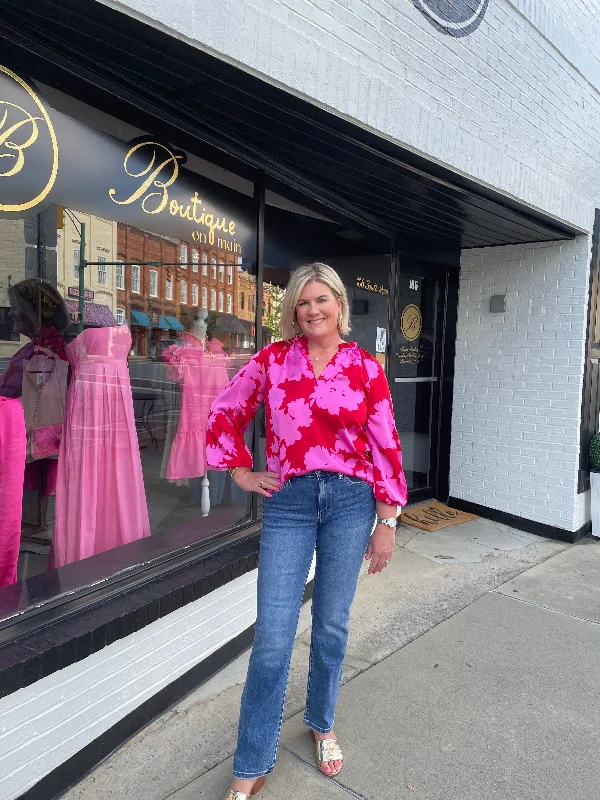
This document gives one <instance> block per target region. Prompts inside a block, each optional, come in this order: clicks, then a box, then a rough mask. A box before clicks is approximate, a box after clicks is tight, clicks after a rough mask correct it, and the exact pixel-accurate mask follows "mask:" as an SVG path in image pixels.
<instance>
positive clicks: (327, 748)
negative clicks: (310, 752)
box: [310, 728, 344, 777]
mask: <svg viewBox="0 0 600 800" xmlns="http://www.w3.org/2000/svg"><path fill="white" fill-rule="evenodd" d="M310 735H311V736H312V738H313V741H314V742H316V743H317V766H318V767H319V769H320V770H321V772H322V773H323V775H327V776H328V777H333V776H334V775H339V773H340V772H341V770H342V767H343V765H344V759H343V756H342V751H341V750H340V748H339V745H338V744H337V737H336V735H335V733H334V732H333V731H331V732H330V733H318V732H317V731H313V729H312V728H311V729H310ZM318 742H327V744H324V745H319V744H318Z"/></svg>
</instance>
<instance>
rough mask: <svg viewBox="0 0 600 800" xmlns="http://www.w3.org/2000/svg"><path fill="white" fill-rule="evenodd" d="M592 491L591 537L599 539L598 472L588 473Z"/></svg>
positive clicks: (599, 500)
mask: <svg viewBox="0 0 600 800" xmlns="http://www.w3.org/2000/svg"><path fill="white" fill-rule="evenodd" d="M590 487H591V490H592V536H596V537H598V538H600V472H590Z"/></svg>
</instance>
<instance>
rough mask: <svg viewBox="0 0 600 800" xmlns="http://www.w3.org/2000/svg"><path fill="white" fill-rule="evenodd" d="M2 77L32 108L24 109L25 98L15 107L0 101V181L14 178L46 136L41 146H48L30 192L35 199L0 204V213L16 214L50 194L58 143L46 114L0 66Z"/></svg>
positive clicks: (30, 91)
mask: <svg viewBox="0 0 600 800" xmlns="http://www.w3.org/2000/svg"><path fill="white" fill-rule="evenodd" d="M2 74H3V75H5V76H6V77H7V78H9V79H11V80H12V81H14V82H15V83H16V84H18V85H19V86H20V87H21V89H23V90H24V91H25V92H26V94H27V96H28V98H29V100H31V101H32V104H31V107H30V108H29V109H28V108H27V107H25V106H26V105H27V103H26V102H25V101H26V100H27V98H24V105H18V104H17V103H13V102H11V101H9V100H4V99H2V98H1V97H0V179H3V178H11V177H13V176H15V175H18V174H19V173H20V172H21V171H22V170H23V168H24V167H25V166H26V163H27V162H26V159H27V155H26V153H27V151H28V150H30V148H32V147H36V146H37V147H42V148H43V147H44V139H45V138H46V136H47V137H48V138H47V139H46V142H45V145H46V147H47V146H48V144H49V145H50V148H49V158H48V163H47V172H46V168H45V167H44V169H40V171H39V183H38V184H37V188H36V189H34V190H33V191H34V192H37V193H36V194H35V196H34V197H32V198H30V199H29V200H25V201H24V202H22V203H0V211H9V212H15V213H16V212H20V211H26V210H28V209H30V208H33V207H34V206H37V205H38V204H39V203H41V202H42V201H43V200H45V198H46V197H47V196H48V194H49V193H50V190H51V189H52V187H53V186H54V182H55V181H56V175H57V173H58V142H57V140H56V134H55V132H54V127H53V125H52V121H51V120H50V117H49V116H48V112H47V111H46V109H45V108H44V106H43V104H42V102H41V100H40V98H39V97H38V96H37V94H36V93H35V92H34V91H33V89H32V88H31V87H30V86H28V85H27V84H26V83H25V82H24V81H23V80H21V78H19V76H18V75H15V73H14V72H12V71H11V70H9V69H8V68H7V67H3V66H2V65H1V64H0V75H2ZM36 182H37V181H36ZM34 186H35V182H34ZM37 189H40V191H39V192H38V191H37Z"/></svg>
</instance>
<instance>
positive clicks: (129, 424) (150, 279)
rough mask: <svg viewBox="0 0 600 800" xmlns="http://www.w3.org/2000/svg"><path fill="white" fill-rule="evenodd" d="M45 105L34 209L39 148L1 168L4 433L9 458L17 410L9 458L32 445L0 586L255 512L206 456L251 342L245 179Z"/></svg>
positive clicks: (16, 95)
mask: <svg viewBox="0 0 600 800" xmlns="http://www.w3.org/2000/svg"><path fill="white" fill-rule="evenodd" d="M11 86H12V84H11V85H9V84H8V83H6V81H5V80H4V77H3V75H2V74H0V100H2V98H3V97H4V96H5V95H4V94H3V92H6V97H7V98H8V101H10V103H12V105H10V107H9V113H10V114H11V115H14V114H17V113H21V111H22V109H24V108H25V109H27V108H28V106H27V103H30V102H32V95H29V94H27V93H26V92H25V91H24V90H23V89H22V87H21V86H20V84H18V82H17V83H15V84H14V86H12V88H11ZM15 87H16V88H15ZM11 92H12V94H11ZM57 97H58V96H57ZM58 99H60V98H58ZM16 100H18V102H16ZM67 100H68V99H67ZM67 100H65V99H64V97H63V99H62V101H61V102H65V103H67ZM8 101H7V102H8ZM40 103H42V101H41V100H40ZM82 108H83V111H82V110H81V109H82ZM44 109H45V112H46V113H47V115H48V119H50V120H51V123H52V126H53V132H54V135H55V138H56V141H57V143H58V148H59V150H60V153H61V162H60V165H61V166H60V170H59V171H58V176H57V177H56V181H55V184H53V185H52V191H51V192H50V194H49V195H48V197H47V199H46V201H45V203H44V204H43V208H42V210H41V211H40V213H33V214H31V215H30V216H24V215H23V213H22V212H21V211H20V210H19V208H18V206H19V203H17V202H16V200H19V199H22V195H23V194H24V192H25V190H26V189H27V186H25V187H24V185H23V183H22V181H21V178H23V180H24V179H25V177H27V180H30V181H33V180H35V178H36V175H37V174H38V173H39V172H40V170H42V171H43V167H44V162H43V157H44V152H43V151H40V153H39V154H38V155H39V158H40V159H41V161H40V162H39V163H38V164H37V165H35V170H33V171H32V172H28V171H27V168H24V169H23V170H22V175H20V176H17V178H18V179H17V178H15V174H16V173H15V171H14V170H13V171H12V173H11V171H6V172H4V173H2V174H0V201H1V202H2V203H3V204H4V207H0V400H2V401H6V402H0V439H1V441H2V447H3V448H4V453H2V455H3V456H5V455H6V452H8V447H9V443H8V439H7V427H6V426H7V423H8V422H9V416H10V413H12V412H17V413H16V417H15V419H16V420H17V423H16V424H15V425H14V426H13V427H14V436H13V439H14V440H15V442H16V444H17V450H15V452H17V451H18V452H19V453H21V452H22V451H23V452H25V449H26V457H25V462H24V463H21V462H20V459H21V456H20V455H19V457H18V458H15V459H13V460H9V461H6V463H5V462H4V461H3V462H2V470H5V474H6V470H10V471H11V476H12V482H11V484H10V485H11V486H12V487H13V489H15V487H16V489H18V491H16V489H15V491H13V492H12V495H11V497H10V498H9V497H8V496H0V508H2V509H3V512H6V509H7V508H8V506H10V507H11V509H12V511H14V510H15V507H16V505H17V501H16V499H15V498H17V497H18V502H19V505H20V506H21V508H20V509H19V510H20V512H21V513H20V514H19V515H16V513H12V512H11V513H12V516H10V523H9V524H8V528H7V532H6V535H5V539H6V540H7V541H8V540H10V546H8V545H6V541H5V542H3V546H6V547H8V549H9V550H10V552H11V554H12V555H10V558H9V560H10V561H11V563H12V562H14V566H16V567H18V574H17V575H15V574H14V570H13V571H12V572H11V570H10V569H8V570H7V571H6V574H4V575H2V574H0V586H2V585H7V584H9V583H11V582H13V581H14V579H15V578H16V577H18V578H19V579H26V578H29V577H31V576H33V575H36V574H39V573H42V572H44V571H46V570H47V569H51V568H55V567H62V566H65V565H70V564H73V563H76V562H79V561H81V560H82V559H88V558H92V557H94V556H97V555H99V554H100V553H103V552H105V551H108V550H112V551H115V550H118V551H119V556H118V557H117V558H115V559H114V560H113V561H112V563H113V564H114V569H120V568H123V567H126V566H128V565H129V564H135V563H139V562H140V561H143V560H144V547H143V545H144V540H146V539H147V538H148V537H150V536H152V537H153V536H160V537H161V541H162V542H164V545H165V546H164V547H162V548H161V551H162V552H165V551H168V550H169V548H171V547H172V548H178V547H181V546H182V545H183V544H189V543H191V542H194V541H198V540H201V539H203V538H205V537H207V536H212V535H214V534H216V533H219V532H223V531H226V530H228V529H231V527H232V526H235V525H237V524H239V523H240V522H242V521H244V520H247V519H248V518H249V517H250V513H251V505H250V499H249V497H248V496H246V494H245V493H244V492H243V491H241V490H240V489H239V488H238V487H237V486H236V485H235V484H234V483H233V482H232V481H231V479H230V478H229V476H228V474H227V473H226V472H217V471H213V470H207V468H206V457H205V446H206V424H207V419H208V414H209V409H210V406H211V403H212V401H213V400H214V398H215V397H216V396H217V394H218V393H219V392H220V391H221V389H223V388H224V387H225V386H226V385H227V383H228V382H229V380H231V378H232V377H233V376H234V375H235V374H236V372H237V371H238V370H239V369H240V368H241V366H243V365H244V364H245V363H246V362H247V361H248V360H249V359H250V358H251V356H252V354H253V353H254V349H255V331H254V315H253V312H252V311H251V310H250V309H251V308H255V295H256V269H255V262H254V254H255V252H256V242H255V204H254V200H253V197H252V186H251V184H248V185H245V184H244V182H243V181H242V180H241V179H237V178H236V176H233V177H232V176H229V178H228V175H229V174H228V173H225V172H223V171H222V170H221V171H219V170H216V169H215V168H213V167H212V165H207V164H206V163H205V162H202V161H200V160H199V159H194V158H193V157H191V158H190V162H191V163H192V166H193V170H192V169H188V168H187V167H186V166H185V164H186V159H187V155H186V154H185V153H183V152H181V151H178V150H177V149H176V148H173V147H171V146H168V145H164V144H157V143H156V141H155V139H154V137H152V136H148V137H139V136H137V137H136V139H135V140H133V141H131V142H126V141H123V140H121V139H119V138H118V136H110V135H108V133H107V132H106V131H107V129H109V128H110V126H111V119H110V118H108V117H104V118H103V119H104V132H102V133H101V132H99V131H97V130H94V129H92V128H89V127H87V126H85V125H83V124H82V123H81V122H80V121H77V120H75V119H72V118H70V117H68V116H66V115H65V114H64V113H61V112H59V111H57V110H56V109H53V108H51V107H50V106H49V105H48V104H47V103H46V104H45V105H44ZM84 111H85V107H80V109H79V113H82V114H83V113H84ZM23 113H24V112H23ZM31 113H32V115H33V110H32V112H31ZM27 119H28V120H29V118H27ZM43 119H46V118H45V117H44V118H43ZM9 121H12V122H13V123H14V124H17V123H18V122H19V120H17V119H16V118H15V120H12V118H11V120H9ZM21 122H22V121H21ZM23 124H26V125H29V126H31V124H32V122H31V120H29V121H27V122H25V123H23ZM44 124H46V123H44ZM48 127H49V124H48ZM113 127H114V129H115V132H116V133H117V134H118V135H120V133H119V132H120V131H122V129H124V126H121V125H120V123H117V121H114V126H113ZM17 128H18V126H17ZM43 134H44V130H42V129H41V124H40V129H39V130H38V138H39V140H40V142H43ZM5 147H6V146H5ZM0 155H4V152H3V150H2V145H0ZM6 155H7V157H10V156H11V153H10V152H9V151H8V150H7V152H6ZM27 163H28V162H27V160H25V164H26V165H27ZM0 172H1V170H0ZM209 174H210V175H211V177H208V175H209ZM149 175H150V178H148V176H149ZM215 176H217V177H218V178H219V179H221V178H222V181H223V182H216V181H215V180H213V179H214V178H215ZM13 178H14V180H13ZM19 181H21V182H20V183H19ZM228 181H229V184H230V185H224V184H227V182H228ZM232 183H235V185H236V187H237V188H236V189H233V188H231V184H232ZM90 187H93V191H91V190H90ZM238 189H240V190H238ZM13 194H14V197H15V198H16V200H15V203H14V204H13V205H14V210H11V209H10V208H9V210H8V212H7V211H6V208H5V206H6V205H7V204H6V199H7V198H9V199H10V197H11V196H13ZM36 211H38V209H36ZM200 265H201V268H200ZM208 265H211V269H208V268H207V267H208ZM213 265H215V266H214V269H213V268H212V267H213ZM81 294H83V297H80V295H81ZM209 298H219V299H218V303H216V302H210V303H209ZM81 309H82V310H83V315H82V316H83V318H82V321H81V324H80V311H81ZM9 401H10V402H9ZM15 403H16V404H17V406H15ZM17 407H18V408H17ZM9 409H10V411H9ZM18 409H21V411H20V413H21V422H20V423H19V419H18V417H19V414H18ZM23 414H24V424H23ZM251 437H252V428H250V429H249V430H248V431H247V434H246V438H247V443H248V445H249V446H250V447H251ZM19 448H21V449H19ZM8 485H9V484H8V483H7V482H6V481H5V482H4V483H3V482H2V481H0V495H2V492H4V493H5V494H7V493H8V489H7V488H6V487H7V486H8ZM21 488H24V492H23V501H22V505H21V497H20V491H21ZM9 501H10V502H9ZM5 527H7V526H5ZM3 530H4V528H3ZM3 555H4V554H3ZM0 605H1V598H0ZM0 611H1V608H0Z"/></svg>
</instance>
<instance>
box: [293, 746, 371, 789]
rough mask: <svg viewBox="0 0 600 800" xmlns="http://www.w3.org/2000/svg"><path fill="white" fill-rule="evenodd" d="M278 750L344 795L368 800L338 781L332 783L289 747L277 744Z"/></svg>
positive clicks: (331, 780) (331, 779)
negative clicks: (283, 751) (344, 793)
mask: <svg viewBox="0 0 600 800" xmlns="http://www.w3.org/2000/svg"><path fill="white" fill-rule="evenodd" d="M279 749H280V750H285V752H286V753H287V754H288V755H289V756H292V758H295V759H296V761H299V762H300V763H301V764H304V766H305V767H308V768H309V769H310V770H312V771H313V772H316V773H317V775H319V776H320V777H321V778H325V780H326V781H329V783H332V784H333V785H334V786H337V787H338V789H342V790H343V791H344V792H346V794H349V795H350V797H354V798H356V800H368V798H366V797H365V796H364V794H359V793H358V792H355V791H354V789H351V788H350V787H349V786H346V784H345V783H341V781H339V780H336V781H334V780H333V778H330V777H328V776H327V775H325V774H324V773H323V772H321V770H320V769H317V768H316V767H315V765H314V764H311V763H310V762H309V761H305V760H304V759H303V758H302V757H301V756H299V755H297V754H296V753H294V751H293V750H290V749H289V747H286V746H285V745H283V744H279Z"/></svg>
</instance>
